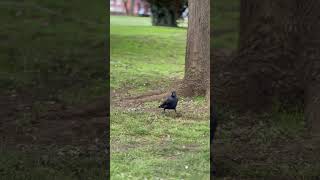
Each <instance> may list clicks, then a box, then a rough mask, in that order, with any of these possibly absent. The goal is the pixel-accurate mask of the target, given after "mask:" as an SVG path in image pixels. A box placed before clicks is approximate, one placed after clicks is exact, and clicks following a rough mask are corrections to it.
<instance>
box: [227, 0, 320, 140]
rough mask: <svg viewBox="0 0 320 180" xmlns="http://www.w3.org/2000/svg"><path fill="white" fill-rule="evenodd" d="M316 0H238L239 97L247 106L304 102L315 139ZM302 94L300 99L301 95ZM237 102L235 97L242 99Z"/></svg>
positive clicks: (319, 91) (319, 81) (318, 121)
mask: <svg viewBox="0 0 320 180" xmlns="http://www.w3.org/2000/svg"><path fill="white" fill-rule="evenodd" d="M319 9H320V1H317V0H305V1H299V0H260V1H259V2H257V1H255V0H241V10H240V12H241V15H240V21H241V22H240V38H239V39H240V40H239V53H238V56H237V57H236V58H235V60H234V61H233V67H234V68H235V69H238V73H235V74H234V76H237V77H235V78H234V79H236V78H237V79H242V81H241V80H239V82H240V83H239V87H238V92H240V91H241V92H242V93H238V92H237V93H238V96H241V98H242V100H241V101H240V102H243V104H242V106H243V105H245V106H246V107H248V108H251V109H252V108H258V109H264V108H266V107H268V106H269V105H271V104H272V99H278V100H280V101H281V102H283V103H295V104H296V103H299V102H300V101H304V105H305V114H306V118H307V121H308V125H309V127H310V128H311V130H312V131H311V132H312V133H313V134H314V135H315V134H317V135H320V24H319V18H318V17H320V11H319ZM303 94H304V96H303ZM241 98H240V99H241Z"/></svg>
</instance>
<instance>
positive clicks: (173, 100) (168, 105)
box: [159, 91, 178, 113]
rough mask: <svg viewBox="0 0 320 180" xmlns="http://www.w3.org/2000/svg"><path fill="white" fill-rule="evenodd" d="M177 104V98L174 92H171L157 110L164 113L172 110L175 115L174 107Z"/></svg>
mask: <svg viewBox="0 0 320 180" xmlns="http://www.w3.org/2000/svg"><path fill="white" fill-rule="evenodd" d="M177 104H178V97H177V94H176V92H175V91H172V94H171V96H169V97H168V98H167V100H165V101H164V102H163V103H162V104H161V105H160V106H159V108H163V112H166V109H174V111H175V112H176V113H177V110H176V107H177Z"/></svg>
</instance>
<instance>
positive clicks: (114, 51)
mask: <svg viewBox="0 0 320 180" xmlns="http://www.w3.org/2000/svg"><path fill="white" fill-rule="evenodd" d="M149 21H150V18H141V19H139V18H138V19H137V18H134V17H121V16H119V17H117V16H112V17H111V24H112V26H111V28H110V30H111V40H110V41H111V62H110V64H111V66H110V69H111V83H110V84H111V88H112V89H118V88H123V87H124V86H126V88H130V89H132V90H133V91H139V90H140V91H142V90H146V89H154V88H155V87H160V86H167V85H165V84H167V83H161V82H162V80H164V79H167V78H182V77H183V68H184V53H185V40H186V30H185V29H182V28H166V27H152V26H151V25H150V23H149Z"/></svg>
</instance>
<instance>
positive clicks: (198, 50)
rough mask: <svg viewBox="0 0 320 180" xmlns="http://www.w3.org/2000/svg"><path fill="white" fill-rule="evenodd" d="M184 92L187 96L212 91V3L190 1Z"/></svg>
mask: <svg viewBox="0 0 320 180" xmlns="http://www.w3.org/2000/svg"><path fill="white" fill-rule="evenodd" d="M188 3H189V22H188V35H187V49H186V63H185V77H184V92H183V94H184V95H186V96H194V95H206V91H207V93H208V92H209V91H210V79H209V76H210V1H209V0H201V1H197V0H189V2H188Z"/></svg>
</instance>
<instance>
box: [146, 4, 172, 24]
mask: <svg viewBox="0 0 320 180" xmlns="http://www.w3.org/2000/svg"><path fill="white" fill-rule="evenodd" d="M151 13H152V16H151V17H152V25H153V26H171V27H177V16H176V13H175V8H172V7H166V6H161V5H159V4H152V5H151Z"/></svg>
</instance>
